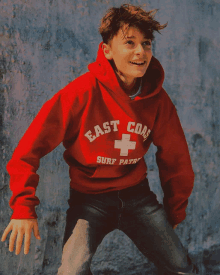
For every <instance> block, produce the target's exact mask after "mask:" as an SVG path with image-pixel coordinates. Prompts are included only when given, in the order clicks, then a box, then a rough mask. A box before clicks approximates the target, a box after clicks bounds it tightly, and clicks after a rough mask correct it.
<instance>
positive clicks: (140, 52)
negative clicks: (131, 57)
mask: <svg viewBox="0 0 220 275" xmlns="http://www.w3.org/2000/svg"><path fill="white" fill-rule="evenodd" d="M135 53H139V54H143V53H144V47H143V46H142V45H141V44H138V45H137V47H136V49H135Z"/></svg>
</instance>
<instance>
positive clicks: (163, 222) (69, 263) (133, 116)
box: [2, 4, 197, 275]
mask: <svg viewBox="0 0 220 275" xmlns="http://www.w3.org/2000/svg"><path fill="white" fill-rule="evenodd" d="M154 14H155V11H150V12H146V11H144V10H143V9H141V8H140V7H136V6H132V5H128V4H124V5H122V6H121V7H120V8H111V9H110V10H109V11H108V12H107V14H106V15H105V16H104V17H103V19H102V21H101V26H100V28H99V31H100V34H101V35H102V38H103V42H101V43H100V45H99V49H98V55H97V59H96V61H95V62H94V63H91V64H90V65H89V66H88V69H89V72H87V73H86V74H84V75H82V76H80V77H78V78H77V79H75V80H74V81H72V82H71V83H69V84H68V85H67V86H66V87H65V88H63V89H62V90H60V91H59V92H58V93H57V94H55V95H54V97H53V98H52V99H50V100H49V101H47V102H46V103H45V104H44V106H43V107H42V109H41V110H40V112H39V113H38V115H37V116H36V118H35V119H34V121H33V122H32V124H31V125H30V127H29V128H28V130H27V131H26V133H25V135H24V136H23V138H22V139H21V141H20V142H19V145H18V146H17V148H16V150H15V151H14V154H13V156H12V159H11V160H10V161H9V163H8V165H7V171H8V172H9V174H10V188H11V190H12V192H13V195H12V198H11V200H10V206H11V208H12V209H13V210H14V212H13V215H12V217H11V222H10V224H9V225H8V227H7V228H6V229H5V232H4V233H3V237H2V241H4V240H5V239H6V236H7V234H8V233H9V232H10V231H12V233H11V236H10V242H9V250H10V251H13V247H14V242H15V240H16V238H17V240H16V254H19V253H20V250H21V244H22V240H23V236H25V241H24V252H25V254H27V253H28V250H29V245H30V236H31V231H32V230H33V231H34V235H35V237H36V238H40V236H39V231H38V225H37V216H36V213H35V206H36V205H37V204H39V200H38V198H37V197H36V196H35V189H36V187H37V184H38V180H39V179H38V175H37V174H36V171H37V169H38V167H39V160H40V158H42V157H43V156H44V155H46V154H48V153H49V152H51V151H52V150H53V149H54V148H55V147H56V146H58V145H59V144H60V143H61V142H63V145H64V147H65V149H66V150H65V152H64V159H65V161H66V162H67V163H68V164H69V166H70V170H69V171H70V179H71V182H70V199H69V206H70V207H69V209H68V211H67V217H66V230H65V236H64V241H63V246H64V247H63V256H62V265H61V266H60V268H59V270H58V275H61V274H62V275H67V274H71V275H74V274H75V275H76V274H77V275H79V274H80V275H82V274H92V273H91V271H90V263H91V260H92V257H93V255H94V253H95V251H96V249H97V247H98V245H99V244H100V243H101V241H102V239H103V238H104V236H105V235H106V234H107V233H109V232H110V231H112V230H114V229H116V228H118V229H120V230H122V231H123V232H124V233H125V234H127V235H128V236H129V237H130V238H131V240H132V241H133V242H134V243H135V244H136V246H137V247H138V248H139V250H140V251H141V252H142V253H143V254H144V255H145V256H146V257H147V258H148V259H149V260H151V261H152V262H154V264H155V265H156V266H157V267H158V268H159V269H160V270H162V272H164V273H163V274H167V275H168V274H197V273H196V272H197V271H196V267H195V266H194V265H193V264H192V262H191V260H190V259H189V257H188V254H187V251H186V250H185V249H184V248H183V246H182V244H181V242H180V240H179V239H178V237H177V235H176V234H175V232H174V230H173V228H175V227H176V226H177V224H179V223H180V222H181V221H182V220H184V218H185V215H186V214H185V208H186V206H187V203H188V197H189V196H190V194H191V192H192V188H193V181H194V173H193V170H192V166H191V161H190V156H189V152H188V147H187V143H186V140H185V137H184V133H183V130H182V127H181V124H180V121H179V119H178V116H177V112H176V109H175V107H174V105H173V103H172V102H171V100H170V98H169V96H168V95H167V93H166V92H165V90H164V89H163V88H162V84H163V80H164V71H163V68H162V66H161V64H160V63H159V61H158V60H157V59H156V58H154V57H153V56H152V49H151V44H152V41H153V39H154V36H153V32H154V31H158V32H159V30H160V29H163V28H165V27H166V25H160V24H159V23H158V22H157V21H155V20H154V18H153V17H154ZM151 142H153V143H154V144H155V145H156V146H157V148H158V150H157V153H156V160H157V164H158V167H159V172H160V179H161V185H162V188H163V191H164V208H163V206H162V205H161V204H159V203H158V201H157V200H156V196H155V194H153V193H152V192H151V191H150V189H149V184H148V180H147V178H146V170H147V167H146V164H145V161H144V158H143V157H144V155H145V153H146V152H147V151H148V148H149V146H150V144H151ZM172 227H173V228H172Z"/></svg>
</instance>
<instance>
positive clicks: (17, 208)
mask: <svg viewBox="0 0 220 275" xmlns="http://www.w3.org/2000/svg"><path fill="white" fill-rule="evenodd" d="M70 114H71V106H70V103H69V100H68V99H67V98H66V93H64V92H63V91H62V90H61V91H60V92H58V93H57V94H56V95H54V96H53V97H52V98H51V99H50V100H48V101H47V102H46V103H45V104H44V105H43V107H42V108H41V110H40V111H39V113H38V114H37V116H36V117H35V118H34V120H33V122H32V123H31V125H30V126H29V128H28V129H27V131H26V132H25V134H24V135H23V137H22V138H21V140H20V142H19V143H18V146H17V147H16V148H15V150H14V153H13V155H12V158H11V160H10V161H9V162H8V164H7V166H6V169H7V171H8V173H9V175H10V189H11V191H12V197H11V199H10V201H9V205H10V207H11V208H12V210H13V214H12V216H11V219H35V218H37V215H36V212H35V206H36V205H38V204H39V199H38V198H37V197H36V196H35V191H36V188H37V185H38V181H39V176H38V175H37V174H36V171H37V170H38V168H39V165H40V158H42V157H43V156H45V155H46V154H48V153H49V152H51V151H52V150H53V149H54V148H55V147H57V146H58V145H59V144H60V143H61V142H62V141H63V139H64V136H65V132H66V129H67V127H68V123H69V120H70Z"/></svg>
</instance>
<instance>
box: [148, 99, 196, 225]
mask: <svg viewBox="0 0 220 275" xmlns="http://www.w3.org/2000/svg"><path fill="white" fill-rule="evenodd" d="M152 138H153V143H154V145H155V146H157V152H156V162H157V165H158V168H159V176H160V181H161V186H162V189H163V192H164V199H163V203H164V208H165V210H166V212H167V214H168V219H169V221H170V222H171V224H172V225H174V224H178V223H180V222H182V221H183V220H184V219H185V217H186V212H185V210H186V207H187V205H188V198H189V196H190V194H191V192H192V189H193V184H194V172H193V169H192V164H191V159H190V155H189V150H188V146H187V142H186V139H185V135H184V132H183V129H182V127H181V123H180V120H179V117H178V115H177V111H176V108H175V106H174V105H173V103H172V102H171V100H170V99H169V97H168V96H167V99H166V102H165V103H163V106H161V108H160V111H159V115H158V118H157V121H156V123H155V128H154V130H153V131H152Z"/></svg>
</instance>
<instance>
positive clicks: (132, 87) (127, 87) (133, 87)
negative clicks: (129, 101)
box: [116, 72, 141, 95]
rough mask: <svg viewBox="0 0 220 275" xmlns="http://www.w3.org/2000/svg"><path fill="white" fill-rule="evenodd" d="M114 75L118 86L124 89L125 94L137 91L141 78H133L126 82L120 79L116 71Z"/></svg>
mask: <svg viewBox="0 0 220 275" xmlns="http://www.w3.org/2000/svg"><path fill="white" fill-rule="evenodd" d="M116 76H117V79H118V82H119V84H120V86H121V87H122V89H123V90H124V91H125V93H126V94H128V95H132V94H135V93H136V92H137V91H138V89H139V86H140V81H141V78H135V79H134V80H133V81H132V82H130V83H128V82H125V81H123V80H124V79H123V80H122V79H121V77H120V76H119V75H118V73H117V72H116Z"/></svg>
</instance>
